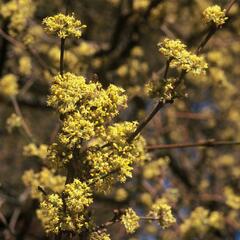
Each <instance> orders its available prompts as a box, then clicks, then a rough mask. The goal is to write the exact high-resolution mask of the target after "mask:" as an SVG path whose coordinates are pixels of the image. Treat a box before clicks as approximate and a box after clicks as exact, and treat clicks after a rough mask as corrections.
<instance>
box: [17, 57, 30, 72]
mask: <svg viewBox="0 0 240 240" xmlns="http://www.w3.org/2000/svg"><path fill="white" fill-rule="evenodd" d="M31 70H32V63H31V58H29V57H27V56H23V57H21V58H20V59H19V72H20V73H21V74H22V75H24V76H28V75H30V74H31Z"/></svg>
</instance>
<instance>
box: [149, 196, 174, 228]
mask: <svg viewBox="0 0 240 240" xmlns="http://www.w3.org/2000/svg"><path fill="white" fill-rule="evenodd" d="M149 216H150V217H153V218H156V219H158V222H159V224H160V226H161V227H162V228H163V229H164V228H168V227H170V226H171V225H172V224H174V223H175V222H176V219H175V218H174V216H173V215H172V209H171V207H170V206H169V205H168V203H167V201H166V199H164V198H159V199H157V200H156V201H155V203H154V204H153V205H152V208H151V211H150V213H149Z"/></svg>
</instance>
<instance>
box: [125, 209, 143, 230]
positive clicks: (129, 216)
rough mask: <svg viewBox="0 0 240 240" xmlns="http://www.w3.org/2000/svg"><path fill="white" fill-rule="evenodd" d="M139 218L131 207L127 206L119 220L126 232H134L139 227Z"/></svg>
mask: <svg viewBox="0 0 240 240" xmlns="http://www.w3.org/2000/svg"><path fill="white" fill-rule="evenodd" d="M139 220H140V218H139V216H138V215H137V214H136V212H135V211H134V210H133V209H132V208H128V209H127V210H126V211H125V214H124V215H123V216H122V218H121V222H122V224H123V225H124V227H125V229H126V231H127V232H128V233H134V232H135V231H136V229H138V228H139Z"/></svg>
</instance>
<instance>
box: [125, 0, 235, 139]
mask: <svg viewBox="0 0 240 240" xmlns="http://www.w3.org/2000/svg"><path fill="white" fill-rule="evenodd" d="M236 2H237V0H232V1H230V2H229V3H228V4H227V5H226V6H227V7H226V12H225V13H226V15H227V14H228V13H229V11H230V9H231V7H232V6H233V5H234V3H236ZM221 27H222V25H221V26H215V25H212V26H211V27H210V29H209V31H208V33H207V35H206V36H204V37H203V39H202V40H201V42H200V44H199V46H198V47H197V49H196V54H197V55H198V54H200V53H201V52H202V50H203V48H204V47H205V46H206V44H207V43H208V41H209V40H210V39H211V37H212V36H213V35H214V34H215V33H216V32H217V30H219V29H220V28H221ZM169 64H170V60H169V61H167V63H166V68H165V69H166V70H165V72H164V78H166V77H167V73H168V69H169ZM186 73H187V72H186V71H185V70H182V72H181V74H180V76H179V78H178V80H177V81H176V83H175V86H174V87H173V89H172V93H174V91H175V90H176V88H177V87H178V86H179V84H180V83H181V82H182V79H183V78H184V76H185V75H186ZM173 96H174V95H173ZM173 102H174V97H173V98H172V99H171V100H168V101H165V102H163V101H161V100H160V101H159V102H158V104H157V105H156V106H155V108H154V109H153V110H152V112H151V113H150V114H149V115H148V116H147V117H146V119H145V120H144V121H143V122H142V123H141V124H140V125H139V126H138V128H137V129H136V131H135V132H133V133H132V134H131V135H130V136H129V138H128V140H127V141H128V143H131V142H132V141H133V139H134V138H135V137H136V136H137V135H138V134H139V133H140V132H141V131H142V130H143V129H144V128H145V127H146V126H147V124H148V123H149V122H150V121H151V120H152V118H153V117H154V116H155V115H156V114H157V112H158V111H159V110H160V109H162V108H163V107H164V106H165V105H166V104H168V103H170V104H172V103H173Z"/></svg>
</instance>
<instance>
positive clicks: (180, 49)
mask: <svg viewBox="0 0 240 240" xmlns="http://www.w3.org/2000/svg"><path fill="white" fill-rule="evenodd" d="M158 47H159V51H160V52H161V53H162V54H163V55H164V56H165V57H167V58H168V60H169V61H171V62H170V66H171V67H176V68H178V69H181V70H184V71H185V72H187V73H188V72H191V73H193V74H194V75H200V74H205V71H206V69H207V67H208V65H207V63H206V62H205V60H204V58H203V57H202V56H197V55H196V54H193V53H191V52H189V51H188V50H187V49H186V48H187V46H186V45H185V44H183V43H182V42H181V41H180V40H172V39H169V38H166V39H164V40H163V42H161V43H159V44H158Z"/></svg>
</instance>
